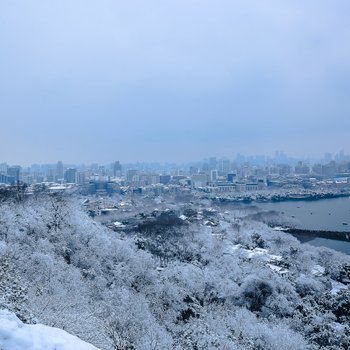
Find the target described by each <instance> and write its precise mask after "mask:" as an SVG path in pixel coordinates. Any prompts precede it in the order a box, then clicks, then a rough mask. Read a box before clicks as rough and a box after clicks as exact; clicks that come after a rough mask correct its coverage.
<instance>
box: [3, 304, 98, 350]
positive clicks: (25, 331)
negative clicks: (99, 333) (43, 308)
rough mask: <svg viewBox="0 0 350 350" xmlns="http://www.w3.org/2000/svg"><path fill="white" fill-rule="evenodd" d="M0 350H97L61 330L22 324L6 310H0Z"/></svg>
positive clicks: (39, 325) (40, 325)
mask: <svg viewBox="0 0 350 350" xmlns="http://www.w3.org/2000/svg"><path fill="white" fill-rule="evenodd" d="M0 349H2V350H98V349H97V348H95V347H94V346H92V345H90V344H88V343H85V342H83V341H82V340H80V339H79V338H77V337H75V336H73V335H71V334H69V333H67V332H65V331H63V330H62V329H58V328H52V327H48V326H44V325H42V324H34V325H30V324H24V323H23V322H21V321H20V320H19V319H18V318H17V316H16V315H15V314H13V313H12V312H9V311H7V310H0Z"/></svg>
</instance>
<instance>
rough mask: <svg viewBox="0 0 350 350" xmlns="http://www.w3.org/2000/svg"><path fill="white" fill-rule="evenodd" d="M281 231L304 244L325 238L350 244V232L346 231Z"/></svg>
mask: <svg viewBox="0 0 350 350" xmlns="http://www.w3.org/2000/svg"><path fill="white" fill-rule="evenodd" d="M281 231H283V232H286V233H290V234H291V235H292V236H294V237H295V238H297V239H299V240H300V241H301V242H303V243H305V242H308V241H311V240H312V239H314V238H325V239H330V240H334V241H343V242H350V232H345V231H322V230H306V229H296V228H286V229H283V230H281Z"/></svg>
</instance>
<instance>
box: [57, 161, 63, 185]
mask: <svg viewBox="0 0 350 350" xmlns="http://www.w3.org/2000/svg"><path fill="white" fill-rule="evenodd" d="M63 175H64V174H63V163H62V162H61V161H59V162H57V165H56V176H57V181H62V180H63Z"/></svg>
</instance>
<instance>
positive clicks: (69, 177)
mask: <svg viewBox="0 0 350 350" xmlns="http://www.w3.org/2000/svg"><path fill="white" fill-rule="evenodd" d="M64 179H65V180H66V182H67V183H76V182H77V169H75V168H68V169H67V170H66V172H65V173H64Z"/></svg>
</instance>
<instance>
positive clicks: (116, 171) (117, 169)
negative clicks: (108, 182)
mask: <svg viewBox="0 0 350 350" xmlns="http://www.w3.org/2000/svg"><path fill="white" fill-rule="evenodd" d="M121 175H122V166H121V164H120V162H119V160H117V161H115V162H114V163H113V176H121Z"/></svg>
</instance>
